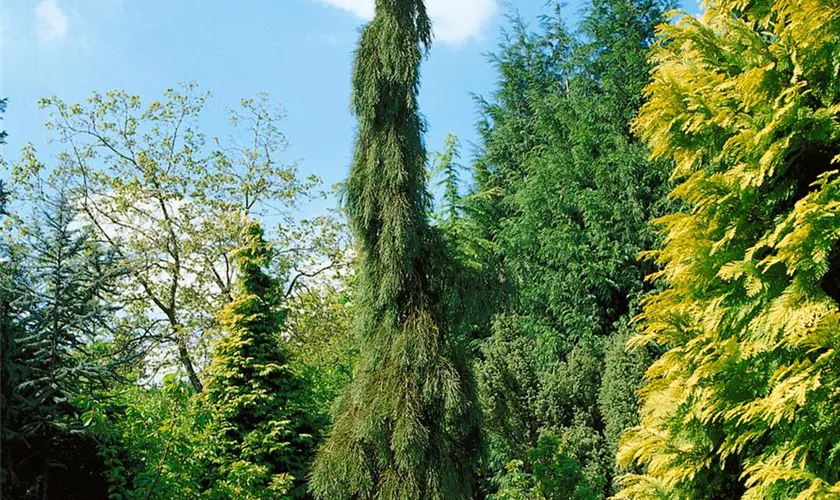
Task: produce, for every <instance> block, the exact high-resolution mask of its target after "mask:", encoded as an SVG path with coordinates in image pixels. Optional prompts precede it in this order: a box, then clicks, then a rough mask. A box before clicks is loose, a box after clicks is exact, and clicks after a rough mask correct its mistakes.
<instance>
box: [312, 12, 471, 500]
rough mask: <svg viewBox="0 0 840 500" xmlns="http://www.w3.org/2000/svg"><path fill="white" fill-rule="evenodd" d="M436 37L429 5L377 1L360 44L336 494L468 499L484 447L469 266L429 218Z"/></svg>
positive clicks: (335, 436)
mask: <svg viewBox="0 0 840 500" xmlns="http://www.w3.org/2000/svg"><path fill="white" fill-rule="evenodd" d="M430 42H431V26H430V22H429V18H428V16H427V14H426V10H425V7H424V5H423V2H422V1H421V0H377V2H376V15H375V17H374V19H373V21H371V23H370V24H369V25H368V26H367V27H366V28H365V30H364V31H363V33H362V35H361V39H360V41H359V46H358V48H357V52H356V62H355V68H354V75H353V84H354V94H353V110H354V112H355V114H356V116H357V118H358V124H359V125H358V135H357V138H356V151H355V157H354V161H353V165H352V168H351V171H350V177H349V179H348V181H347V187H346V189H347V192H346V210H347V214H348V217H349V220H350V225H351V227H352V230H353V232H354V235H355V238H356V242H357V248H358V251H359V252H360V258H359V263H358V265H359V269H358V279H359V283H358V288H357V302H358V303H357V308H356V311H357V313H356V314H357V317H356V324H355V328H356V329H357V332H358V342H359V346H360V349H361V353H360V357H359V361H358V364H357V368H356V372H355V374H354V379H353V381H352V382H351V384H350V386H349V387H348V388H347V390H346V392H345V394H343V396H342V397H341V399H340V400H339V402H338V404H337V407H336V414H335V423H334V426H333V429H332V432H331V435H330V437H329V439H328V441H327V442H326V443H325V445H324V446H323V447H322V448H321V449H320V450H319V453H318V455H317V457H316V461H315V465H314V468H313V473H312V481H311V489H312V491H313V492H314V493H315V494H316V496H318V497H320V498H322V499H325V500H338V499H372V498H376V499H378V500H413V499H415V500H425V499H440V500H443V499H446V500H457V499H466V498H469V497H470V495H471V492H472V483H473V474H474V468H475V460H476V458H477V455H478V449H479V425H478V424H479V422H478V420H479V419H478V411H477V405H476V403H475V391H474V387H473V382H472V378H471V375H470V371H469V367H468V362H467V356H466V350H465V349H464V347H463V344H462V342H461V341H460V337H459V336H458V335H457V332H456V331H455V329H454V328H453V327H452V323H453V321H452V318H453V314H452V303H453V302H454V299H453V290H452V288H453V287H452V286H451V285H449V284H448V283H447V280H448V277H449V276H452V275H453V273H455V272H456V270H455V269H453V264H452V261H451V259H450V258H449V257H448V256H447V252H446V251H445V247H444V244H443V241H442V238H441V236H440V234H439V232H438V231H437V230H436V229H435V228H433V227H431V226H430V224H429V223H428V220H427V214H428V210H429V205H430V202H429V195H428V193H427V191H426V186H425V183H426V173H425V162H426V152H425V149H424V145H423V139H422V134H423V124H422V120H421V117H420V115H419V111H418V106H417V94H418V87H419V65H420V62H421V60H422V58H423V57H424V55H425V52H426V50H427V49H428V47H429V44H430Z"/></svg>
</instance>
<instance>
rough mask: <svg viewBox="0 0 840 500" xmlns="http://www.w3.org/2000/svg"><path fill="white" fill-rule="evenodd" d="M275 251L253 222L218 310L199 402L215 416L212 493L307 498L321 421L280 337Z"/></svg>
mask: <svg viewBox="0 0 840 500" xmlns="http://www.w3.org/2000/svg"><path fill="white" fill-rule="evenodd" d="M271 256H272V252H271V249H270V247H269V246H268V244H266V242H265V241H264V240H263V231H262V228H261V227H260V225H259V224H257V223H255V222H250V223H247V224H246V225H245V227H244V229H243V231H242V246H241V247H239V248H238V249H237V250H236V251H235V252H234V255H233V261H234V265H235V269H236V272H237V280H236V291H235V292H234V297H233V300H232V301H231V302H229V303H228V304H227V305H225V306H224V307H223V308H222V310H221V311H220V312H219V322H220V324H221V325H222V327H223V328H224V330H225V332H226V335H225V337H224V338H222V340H220V341H219V342H218V344H217V345H216V347H215V350H214V355H213V361H212V363H211V365H210V368H209V376H208V379H207V384H206V387H205V390H204V391H203V392H202V394H201V395H200V396H199V402H200V404H202V405H206V408H207V409H208V413H209V415H210V417H211V421H210V424H209V426H208V428H207V432H206V439H207V441H208V442H209V443H210V444H211V445H210V447H209V450H210V452H209V460H210V464H209V465H210V467H211V468H210V469H209V470H208V472H209V473H210V478H209V490H210V496H211V498H220V499H221V498H225V499H227V498H229V499H261V498H272V499H273V498H303V497H305V496H306V486H305V483H304V480H305V478H306V474H307V470H308V468H309V461H310V459H311V458H312V455H313V453H314V450H315V444H316V439H317V434H318V431H319V427H320V424H319V423H318V422H317V421H316V420H314V419H312V418H311V417H310V416H309V412H310V411H311V410H312V406H313V405H312V404H311V402H310V401H309V400H308V396H307V391H306V386H305V384H304V382H303V379H302V378H301V377H300V376H299V375H298V374H297V373H295V371H294V369H293V368H292V367H291V365H290V356H289V352H288V349H287V347H286V346H285V345H284V343H283V341H282V340H281V338H280V333H281V331H282V325H283V322H284V321H285V312H284V311H283V310H282V309H281V308H280V300H281V299H282V295H281V291H282V289H281V287H280V286H279V284H278V283H277V282H276V281H275V280H274V279H273V278H272V277H271V276H269V275H268V274H267V273H266V269H267V268H268V266H269V264H270V261H271Z"/></svg>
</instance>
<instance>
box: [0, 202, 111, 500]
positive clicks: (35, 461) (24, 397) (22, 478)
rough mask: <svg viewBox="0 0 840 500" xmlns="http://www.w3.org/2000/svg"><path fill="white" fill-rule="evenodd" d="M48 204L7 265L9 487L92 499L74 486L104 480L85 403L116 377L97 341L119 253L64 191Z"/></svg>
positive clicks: (104, 327)
mask: <svg viewBox="0 0 840 500" xmlns="http://www.w3.org/2000/svg"><path fill="white" fill-rule="evenodd" d="M41 210H42V212H41V217H40V218H38V219H36V220H35V221H34V224H32V225H30V226H27V227H25V228H24V232H25V233H26V234H27V238H26V240H25V241H24V242H22V244H21V245H19V246H17V247H15V248H10V249H8V250H7V251H8V252H11V253H10V254H9V257H8V260H7V261H6V262H4V264H3V283H2V285H3V291H2V294H3V296H2V307H3V318H2V324H3V331H2V334H3V346H2V347H3V350H4V353H3V364H4V367H3V374H2V375H3V414H4V415H3V491H4V493H5V494H8V495H9V496H10V498H85V496H84V495H85V494H84V493H81V492H80V491H79V490H73V489H72V488H74V487H76V488H78V487H81V488H82V490H81V491H85V490H84V488H90V489H89V490H88V494H90V493H91V492H93V491H94V488H96V487H97V486H96V485H97V484H99V485H101V486H102V487H103V488H104V487H105V482H104V480H103V479H102V477H101V468H102V465H101V463H100V460H99V457H98V456H97V455H96V453H95V450H96V445H95V443H94V442H93V441H92V439H91V438H90V436H88V435H87V434H86V433H85V432H84V429H83V426H82V422H81V421H80V419H79V418H78V413H79V411H78V409H77V402H78V399H79V398H80V397H82V396H84V395H88V394H91V393H92V392H93V391H94V390H95V389H96V388H97V387H101V386H102V384H103V383H104V382H105V381H106V379H107V377H108V376H109V375H108V372H107V370H106V367H105V366H104V365H103V363H102V360H99V359H96V358H94V357H92V356H91V354H90V350H89V347H90V346H91V345H92V344H93V342H94V341H96V340H97V339H100V338H102V337H103V336H105V335H107V333H108V331H109V325H110V324H113V313H114V309H113V307H112V306H110V305H109V304H110V303H109V302H108V297H109V296H110V295H111V294H112V293H113V288H112V287H113V283H114V281H115V280H116V279H117V278H118V276H119V274H120V273H119V270H118V268H117V267H116V266H115V265H114V259H113V255H111V254H108V253H105V252H102V251H101V250H100V248H99V246H98V245H97V243H96V241H94V240H93V239H91V235H90V233H88V232H86V231H84V230H83V229H76V228H74V218H75V212H74V211H73V210H72V208H71V207H70V204H69V202H68V200H67V199H66V198H65V197H64V196H63V195H62V194H61V193H59V195H58V196H57V197H56V198H55V199H54V200H50V199H46V198H43V199H41ZM16 252H22V253H16ZM84 477H89V478H90V484H88V485H87V486H85V485H83V484H81V483H79V481H78V480H79V479H80V478H84ZM74 484H75V486H73V485H74Z"/></svg>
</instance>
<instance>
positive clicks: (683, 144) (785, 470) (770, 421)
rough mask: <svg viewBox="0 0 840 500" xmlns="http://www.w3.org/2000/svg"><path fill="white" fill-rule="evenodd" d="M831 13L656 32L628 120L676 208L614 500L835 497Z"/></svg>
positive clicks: (837, 105)
mask: <svg viewBox="0 0 840 500" xmlns="http://www.w3.org/2000/svg"><path fill="white" fill-rule="evenodd" d="M838 49H840V9H838V7H837V6H836V5H835V4H832V3H830V2H822V1H800V2H793V3H791V2H784V1H760V2H750V3H740V2H728V1H718V2H714V3H712V4H711V5H710V6H709V9H708V10H707V11H706V13H705V15H704V17H703V18H702V19H695V18H693V17H689V16H685V17H682V18H681V19H679V20H678V21H677V22H676V23H675V24H674V25H671V26H663V27H662V28H661V41H660V42H659V43H658V45H657V47H656V49H655V51H654V52H653V58H654V60H655V61H656V64H657V66H656V71H655V72H654V73H653V80H652V82H651V84H650V86H649V87H648V88H647V90H646V93H647V95H648V96H649V101H648V102H647V103H646V104H645V105H644V107H643V109H642V112H641V114H640V116H639V119H638V122H637V123H636V127H637V128H638V130H639V133H640V134H641V136H642V137H643V138H644V139H645V141H646V142H647V143H648V144H649V145H650V147H651V149H652V151H653V154H654V156H656V157H665V158H673V159H674V160H675V162H676V166H675V168H674V171H673V177H674V179H675V180H677V181H678V185H677V186H676V188H675V189H674V191H673V192H672V196H673V197H674V198H675V199H677V200H680V201H681V202H683V207H684V208H683V210H680V211H678V212H676V213H674V214H671V215H668V216H666V217H663V218H660V219H659V220H658V221H657V224H658V226H659V227H660V228H661V231H662V233H663V235H664V236H665V242H666V244H665V245H664V246H663V247H662V248H661V249H659V250H657V251H655V252H652V253H651V254H649V255H650V256H651V257H653V258H655V259H656V260H657V261H658V262H659V263H660V264H662V265H663V266H664V269H663V271H662V273H661V274H660V275H658V276H660V277H661V278H662V279H664V280H665V282H666V283H667V284H668V286H667V288H666V289H665V290H664V291H662V292H661V293H659V294H657V295H654V296H652V297H650V298H649V299H647V300H646V301H645V308H644V314H643V319H644V324H643V329H642V331H641V332H640V333H639V335H638V336H637V337H636V338H634V339H633V341H632V343H633V344H635V345H639V344H646V343H655V344H658V345H662V346H665V347H667V351H666V352H665V354H664V355H663V356H662V357H661V358H660V359H659V360H658V361H657V362H656V363H655V364H654V365H653V366H652V367H651V368H650V370H649V371H648V373H647V375H646V377H647V379H648V381H649V382H648V384H647V386H646V388H645V389H644V392H643V401H644V409H643V412H642V421H641V425H640V426H639V427H637V428H634V429H633V430H632V432H630V433H629V434H628V435H627V436H626V438H625V440H624V442H623V445H622V449H621V453H620V459H621V460H622V461H624V462H631V461H635V462H637V463H639V464H641V465H643V466H644V467H645V473H644V474H641V475H633V476H630V477H628V478H627V479H626V480H625V489H624V491H622V493H621V497H623V498H661V497H662V495H668V497H669V498H736V497H743V498H767V499H776V498H779V499H780V498H802V499H804V498H832V497H836V496H838V495H840V475H838V472H840V445H838V443H840V439H838V438H840V404H838V403H840V400H838V395H840V393H838V387H840V386H838V383H840V379H838V375H840V358H838V357H837V338H838V337H837V335H838V331H839V330H838V316H837V314H838V309H837V304H838V300H840V294H838V291H840V289H838V287H837V275H838V262H837V256H838V246H837V241H838V236H840V224H838V218H837V214H838V212H837V206H838V205H837V203H838V186H840V180H838V177H837V170H836V167H835V165H834V164H835V162H836V161H837V160H838V158H840V157H838V154H840V122H838V118H837V112H838V109H840V91H838V89H839V88H840V87H838V83H840V79H838V74H837V71H836V68H837V67H838V63H839V62H840V59H838V57H840V52H838Z"/></svg>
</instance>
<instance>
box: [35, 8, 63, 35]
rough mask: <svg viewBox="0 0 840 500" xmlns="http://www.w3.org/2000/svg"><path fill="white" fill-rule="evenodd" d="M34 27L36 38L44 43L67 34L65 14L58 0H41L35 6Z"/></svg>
mask: <svg viewBox="0 0 840 500" xmlns="http://www.w3.org/2000/svg"><path fill="white" fill-rule="evenodd" d="M35 27H36V29H37V30H38V38H39V39H40V40H41V41H42V42H45V43H52V42H56V41H58V40H60V39H62V38H64V36H65V35H66V34H67V15H66V14H65V13H64V11H63V10H61V7H59V6H58V0H41V1H40V2H38V5H36V6H35Z"/></svg>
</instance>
